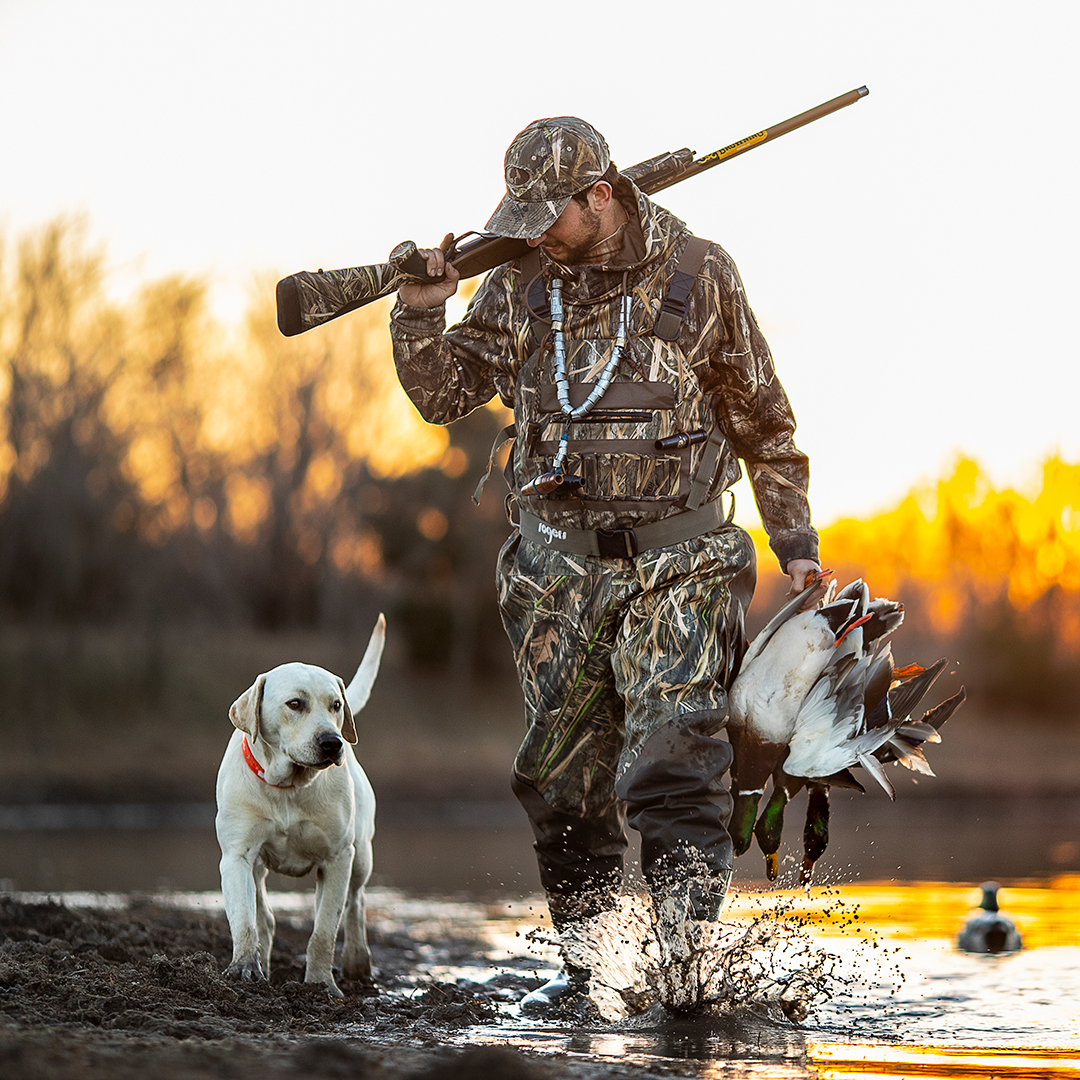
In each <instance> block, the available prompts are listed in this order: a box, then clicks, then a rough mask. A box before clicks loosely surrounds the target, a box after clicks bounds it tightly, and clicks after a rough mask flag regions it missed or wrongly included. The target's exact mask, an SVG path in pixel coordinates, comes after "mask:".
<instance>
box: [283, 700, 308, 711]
mask: <svg viewBox="0 0 1080 1080" xmlns="http://www.w3.org/2000/svg"><path fill="white" fill-rule="evenodd" d="M285 704H286V706H287V707H288V708H290V709H292V711H293V712H303V711H304V703H303V702H302V701H301V700H300V698H298V697H294V698H293V699H292V700H291V701H286V702H285Z"/></svg>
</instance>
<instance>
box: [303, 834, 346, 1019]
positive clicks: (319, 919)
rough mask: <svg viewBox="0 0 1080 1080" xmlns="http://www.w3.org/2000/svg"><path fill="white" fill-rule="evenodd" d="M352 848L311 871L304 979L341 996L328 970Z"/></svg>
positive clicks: (330, 967)
mask: <svg viewBox="0 0 1080 1080" xmlns="http://www.w3.org/2000/svg"><path fill="white" fill-rule="evenodd" d="M352 861H353V849H352V847H351V846H350V847H349V848H347V849H346V850H345V851H343V852H340V853H339V854H338V855H336V856H335V857H334V858H333V859H331V860H330V861H329V862H328V863H327V864H326V865H325V866H324V867H321V868H320V869H319V870H318V871H316V874H315V928H314V929H313V930H312V932H311V937H310V938H309V939H308V947H307V970H306V971H305V972H304V982H321V983H325V984H326V989H327V991H328V992H329V993H330V994H331V995H332V996H333V997H338V998H343V997H344V996H345V995H344V994H343V993H342V992H341V991H340V990H339V989H338V984H337V983H336V982H335V981H334V973H333V971H332V970H331V969H332V967H333V963H334V944H335V942H336V941H337V934H338V927H339V926H340V925H341V914H342V912H343V911H344V909H345V897H346V895H347V893H348V891H349V875H350V872H351V870H352Z"/></svg>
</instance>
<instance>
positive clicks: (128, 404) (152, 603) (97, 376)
mask: <svg viewBox="0 0 1080 1080" xmlns="http://www.w3.org/2000/svg"><path fill="white" fill-rule="evenodd" d="M0 258H2V262H0V281H2V283H3V288H2V290H0V611H2V612H3V614H4V617H5V619H6V620H7V622H8V623H9V625H10V624H11V623H13V622H14V623H16V624H20V625H30V626H44V625H49V624H63V625H76V624H77V625H102V624H115V623H118V622H123V623H127V624H132V625H135V626H145V627H155V626H160V625H164V624H168V625H178V624H179V625H189V626H198V625H203V626H206V625H211V626H218V627H220V626H224V627H235V628H240V629H243V628H256V629H263V630H270V631H276V630H281V629H286V628H297V627H307V628H312V629H318V630H337V631H343V632H345V631H352V630H354V629H358V628H360V627H364V628H367V629H370V625H371V622H372V620H373V618H374V615H375V613H377V612H378V611H379V610H384V609H385V610H387V611H388V613H392V614H393V616H394V617H395V618H396V621H397V622H398V623H399V624H400V626H401V628H402V629H403V630H404V631H406V634H407V640H408V650H409V653H410V655H411V657H412V658H413V659H415V660H416V661H417V662H418V663H425V664H434V665H437V666H438V665H454V666H455V667H458V668H461V669H464V670H469V671H476V672H482V671H483V670H484V669H485V668H486V667H487V666H488V664H489V660H488V659H487V658H488V657H491V656H493V655H495V654H497V655H499V656H501V655H502V653H503V652H504V651H505V650H503V649H499V648H492V647H490V646H491V640H490V639H492V638H494V637H497V636H498V635H500V634H501V629H500V627H499V626H498V621H497V614H496V612H495V610H494V583H493V567H494V558H495V552H497V550H498V547H499V545H500V544H501V542H502V540H503V539H504V538H505V534H506V531H507V529H506V524H505V518H504V516H503V512H502V507H501V505H500V501H499V497H498V496H497V495H496V496H495V497H493V498H491V499H489V500H488V501H486V502H485V504H484V505H483V506H482V507H481V508H480V509H477V508H476V507H474V506H473V505H472V503H471V502H470V500H469V497H468V496H469V495H470V494H471V492H472V489H473V487H474V485H475V483H476V479H477V471H478V469H479V468H480V467H481V465H480V463H481V462H482V461H483V462H484V463H486V459H487V452H488V450H489V448H490V445H491V441H492V439H493V438H494V435H495V433H496V432H497V431H498V430H499V428H500V427H501V426H502V425H503V423H505V420H504V418H503V417H502V416H501V414H498V413H495V412H492V411H489V410H487V409H481V410H479V411H478V412H477V413H475V414H474V415H473V416H472V417H470V418H468V420H466V421H465V422H463V423H460V424H457V425H454V426H453V427H452V428H450V429H448V430H446V431H444V430H442V429H432V428H428V427H427V426H426V425H424V424H423V423H422V422H421V421H420V420H419V418H418V417H416V416H415V415H414V414H413V413H412V410H411V406H410V405H409V404H408V402H407V401H405V400H404V395H402V394H401V392H400V389H398V388H397V387H396V384H395V383H394V377H393V369H392V363H391V362H390V360H389V354H388V348H389V338H388V334H387V330H386V326H387V307H386V304H385V303H380V304H378V305H373V306H372V307H371V308H369V309H366V310H365V311H362V312H358V313H357V314H356V315H354V316H353V317H350V318H348V319H342V320H340V321H339V322H337V323H334V324H332V325H330V326H327V327H326V328H324V329H322V330H321V331H320V332H319V333H318V334H312V335H309V336H307V337H301V338H296V339H285V338H283V337H282V336H281V335H280V334H279V332H278V330H277V327H276V323H275V312H274V308H273V282H272V280H271V281H268V282H267V285H266V288H265V290H261V291H262V292H264V293H265V297H264V298H262V299H260V300H259V301H257V302H256V303H255V304H254V305H253V306H252V308H251V310H250V311H249V314H248V316H247V320H246V324H245V326H244V327H243V328H242V330H241V331H240V333H239V334H238V335H234V336H233V337H231V338H230V337H227V336H226V334H225V332H224V331H223V330H222V328H221V327H220V326H218V325H216V324H215V322H214V320H213V319H212V318H211V316H210V314H209V311H208V304H207V295H206V287H205V285H204V284H203V283H202V282H201V281H197V280H191V279H187V278H183V277H170V278H166V279H163V280H160V281H154V282H152V283H150V284H147V285H145V286H144V287H143V288H142V289H141V291H140V292H139V294H138V295H137V296H136V297H135V298H134V299H132V300H131V301H129V302H127V303H124V304H118V303H116V302H113V301H110V300H109V298H108V296H107V292H106V288H105V285H106V281H105V268H104V261H103V256H102V255H101V254H100V253H95V252H92V251H90V250H88V246H87V243H86V241H85V236H84V231H83V229H82V228H80V226H79V224H78V223H77V222H71V221H67V220H60V221H56V222H54V223H51V224H49V225H48V226H46V227H45V228H43V229H41V230H40V231H38V232H36V233H34V234H32V235H29V236H26V237H24V238H22V239H20V240H19V241H18V242H17V243H16V244H14V245H8V246H7V247H6V248H5V249H3V250H2V255H0ZM498 644H499V645H501V641H500V642H499V643H498Z"/></svg>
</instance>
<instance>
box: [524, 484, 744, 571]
mask: <svg viewBox="0 0 1080 1080" xmlns="http://www.w3.org/2000/svg"><path fill="white" fill-rule="evenodd" d="M734 513H735V500H734V499H732V502H731V510H730V512H729V513H727V514H725V513H724V508H723V505H722V501H721V500H720V499H717V500H716V501H715V502H711V503H707V504H706V505H705V506H703V507H702V508H701V509H700V510H685V511H684V512H683V513H681V514H674V515H672V516H671V517H667V518H663V519H661V520H660V521H653V522H650V523H649V524H648V525H639V526H638V527H637V528H636V529H570V528H567V527H566V526H564V525H549V524H548V523H547V522H546V521H543V520H542V519H540V518H538V517H537V516H536V515H535V514H530V513H529V511H528V510H526V509H525V508H524V507H522V508H520V510H519V515H520V519H519V521H518V530H519V531H520V533H521V535H522V536H523V537H524V538H525V539H526V540H528V541H530V542H531V543H533V544H539V545H540V546H541V547H552V548H555V549H557V550H558V551H565V552H568V553H569V554H571V555H597V556H599V557H600V558H602V559H632V558H633V557H634V556H635V555H639V554H640V553H641V552H643V551H651V550H653V549H654V548H662V547H671V546H672V545H673V544H681V543H682V542H683V541H684V540H692V539H693V538H694V537H695V536H703V535H704V534H705V533H708V532H712V531H713V530H714V529H718V528H720V526H721V525H727V524H729V523H730V521H731V519H732V517H733V516H734Z"/></svg>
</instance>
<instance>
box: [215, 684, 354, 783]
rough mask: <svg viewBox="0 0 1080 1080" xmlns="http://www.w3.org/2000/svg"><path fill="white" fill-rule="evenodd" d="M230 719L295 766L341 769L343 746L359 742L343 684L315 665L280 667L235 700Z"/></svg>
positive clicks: (230, 710)
mask: <svg viewBox="0 0 1080 1080" xmlns="http://www.w3.org/2000/svg"><path fill="white" fill-rule="evenodd" d="M229 719H230V720H232V722H233V725H234V726H235V727H238V728H239V729H240V730H241V731H243V732H244V733H245V734H246V735H247V736H248V737H249V738H251V739H261V740H262V741H263V742H264V743H265V744H266V745H268V746H270V747H272V748H273V749H275V750H278V751H280V752H281V753H282V754H284V755H285V756H286V757H288V758H289V760H290V761H292V762H293V763H294V764H296V765H303V766H306V767H308V768H312V769H325V768H328V767H329V766H331V765H340V764H341V762H342V759H343V756H344V753H345V743H346V742H348V743H355V742H356V726H355V724H354V723H353V714H352V709H351V708H350V707H349V702H348V700H347V698H346V697H345V684H344V683H343V682H342V681H341V679H339V678H338V677H337V676H336V675H333V674H331V673H330V672H329V671H326V670H325V669H323V668H321V667H315V666H314V665H312V664H282V665H281V666H280V667H276V668H274V669H273V670H272V671H268V672H266V673H265V674H263V675H260V676H259V677H258V678H257V679H256V680H255V682H254V683H253V684H252V685H251V686H250V687H249V688H248V689H247V690H245V691H244V693H242V694H241V695H240V697H238V698H237V699H236V701H234V702H233V704H232V708H231V709H229Z"/></svg>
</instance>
